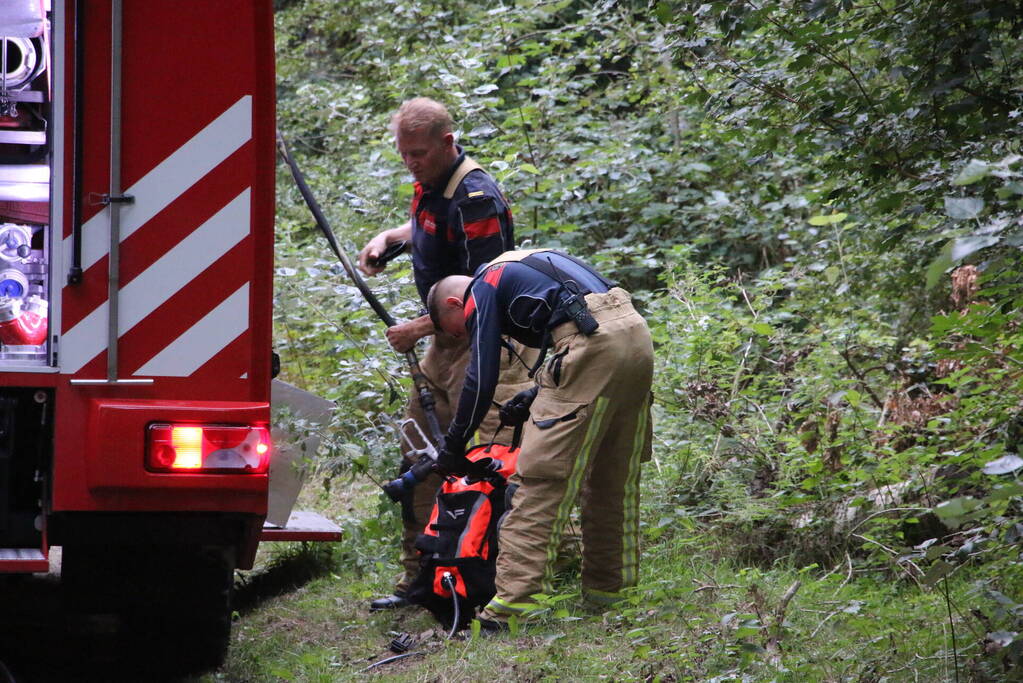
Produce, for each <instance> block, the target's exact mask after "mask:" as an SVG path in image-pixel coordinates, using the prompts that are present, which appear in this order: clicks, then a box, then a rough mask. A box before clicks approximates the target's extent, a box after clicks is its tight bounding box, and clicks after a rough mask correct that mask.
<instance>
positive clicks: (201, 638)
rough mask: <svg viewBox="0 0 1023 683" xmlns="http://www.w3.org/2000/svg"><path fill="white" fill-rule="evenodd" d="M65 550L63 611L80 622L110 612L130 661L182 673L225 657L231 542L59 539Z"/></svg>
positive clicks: (102, 618)
mask: <svg viewBox="0 0 1023 683" xmlns="http://www.w3.org/2000/svg"><path fill="white" fill-rule="evenodd" d="M63 553H64V555H63V560H62V563H61V564H62V570H61V573H62V583H64V585H65V596H66V605H67V610H68V614H69V617H70V618H72V619H76V618H77V619H78V620H79V623H84V624H89V623H90V620H91V621H92V622H95V623H99V624H109V623H110V621H111V618H113V620H114V621H115V623H116V629H115V630H116V638H117V640H118V641H119V642H121V643H122V644H123V645H124V649H123V650H121V651H122V652H125V653H133V654H134V655H135V656H136V658H137V659H138V660H139V661H138V662H134V663H135V664H140V663H141V664H142V665H144V667H145V668H147V669H150V668H151V669H152V670H153V671H160V672H164V673H167V672H173V673H181V674H185V673H193V672H198V671H203V670H207V669H211V668H215V667H217V666H219V665H220V664H222V663H223V660H224V656H225V655H226V653H227V647H228V644H229V641H230V636H231V589H232V585H233V582H234V557H235V553H234V549H233V548H230V547H196V546H164V545H159V546H144V547H139V546H131V547H126V546H116V547H111V546H80V547H75V546H71V547H67V546H65V547H64V551H63ZM107 628H108V629H109V626H108V627H107Z"/></svg>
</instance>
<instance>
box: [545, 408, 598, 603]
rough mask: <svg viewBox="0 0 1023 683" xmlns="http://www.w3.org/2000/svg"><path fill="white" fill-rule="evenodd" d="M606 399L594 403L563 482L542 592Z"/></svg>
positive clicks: (547, 584) (547, 583) (548, 580)
mask: <svg viewBox="0 0 1023 683" xmlns="http://www.w3.org/2000/svg"><path fill="white" fill-rule="evenodd" d="M607 404H608V399H607V397H605V396H601V397H599V398H598V399H597V400H596V402H595V403H594V408H593V417H591V418H590V424H589V426H588V427H587V429H586V437H585V438H584V439H583V445H582V448H580V449H579V453H578V455H576V457H575V463H573V465H572V473H571V474H569V475H568V481H567V482H566V484H565V495H564V497H563V498H562V499H561V504H560V505H559V506H558V513H557V515H556V516H555V517H554V523H553V524H552V525H551V535H550V538H549V539H548V541H547V561H546V562H545V563H544V568H543V584H542V585H543V592H544V593H548V594H549V593H550V592H551V580H552V579H553V578H554V563H555V561H556V560H557V559H558V547H559V546H560V545H561V532H562V531H563V530H564V528H565V524H566V523H568V516H569V515H570V514H571V512H572V504H573V503H575V499H576V497H577V496H578V495H579V487H580V486H581V485H582V481H583V475H584V474H585V473H586V466H587V464H589V462H590V457H591V456H592V455H593V442H594V441H596V440H597V435H598V434H600V427H601V423H602V422H603V420H604V413H605V412H607Z"/></svg>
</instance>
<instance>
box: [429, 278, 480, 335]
mask: <svg viewBox="0 0 1023 683" xmlns="http://www.w3.org/2000/svg"><path fill="white" fill-rule="evenodd" d="M470 282H472V278H470V277H467V276H465V275H449V276H448V277H446V278H444V279H442V280H440V281H438V282H437V283H436V284H434V285H433V287H431V288H430V293H429V294H428V295H427V297H426V307H427V308H428V309H429V311H430V319H431V320H432V321H433V326H434V327H435V328H437V329H438V330H441V331H443V332H445V333H447V334H449V335H451V336H452V337H464V336H465V313H464V308H465V299H464V297H465V295H466V291H465V290H466V289H467V288H468V287H469V283H470Z"/></svg>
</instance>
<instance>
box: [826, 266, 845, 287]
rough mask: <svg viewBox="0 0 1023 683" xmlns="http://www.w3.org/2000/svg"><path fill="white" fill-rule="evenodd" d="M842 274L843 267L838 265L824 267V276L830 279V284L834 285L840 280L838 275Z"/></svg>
mask: <svg viewBox="0 0 1023 683" xmlns="http://www.w3.org/2000/svg"><path fill="white" fill-rule="evenodd" d="M841 274H842V269H841V268H839V267H838V266H828V267H827V268H825V269H824V278H825V279H826V280H827V281H828V284H829V285H833V284H835V283H836V282H838V276H839V275H841Z"/></svg>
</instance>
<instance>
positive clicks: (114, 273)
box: [107, 0, 123, 382]
mask: <svg viewBox="0 0 1023 683" xmlns="http://www.w3.org/2000/svg"><path fill="white" fill-rule="evenodd" d="M110 9H111V21H110V197H109V199H110V203H109V204H108V205H107V210H108V211H109V212H110V255H109V257H108V264H109V279H108V283H107V313H108V318H107V380H108V381H110V382H116V381H117V338H118V298H119V293H120V288H121V287H120V283H121V278H120V266H121V255H120V247H121V203H120V201H118V200H119V199H120V197H121V39H122V35H121V24H122V18H123V17H122V10H123V7H122V1H121V0H112V2H111V8H110Z"/></svg>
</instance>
